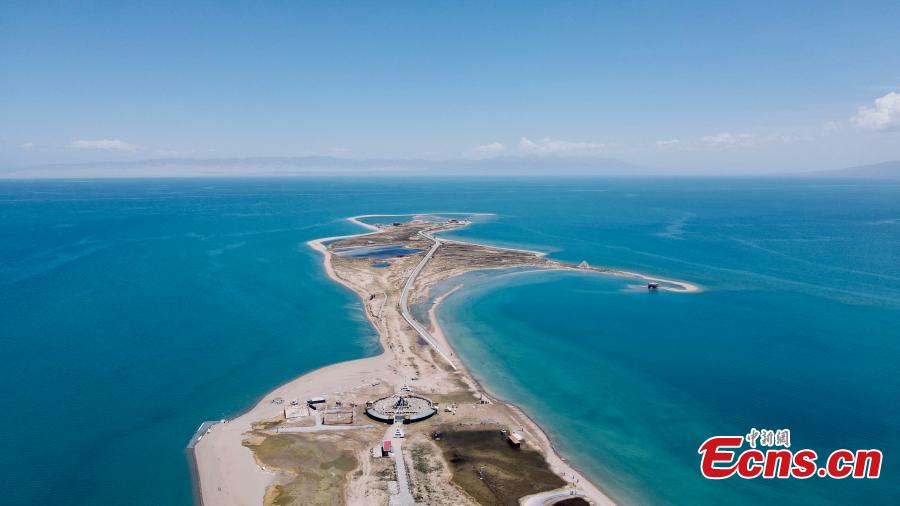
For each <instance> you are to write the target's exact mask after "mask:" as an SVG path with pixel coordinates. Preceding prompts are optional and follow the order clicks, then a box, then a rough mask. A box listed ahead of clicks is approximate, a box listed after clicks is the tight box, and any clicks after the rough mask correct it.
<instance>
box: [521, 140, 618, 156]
mask: <svg viewBox="0 0 900 506" xmlns="http://www.w3.org/2000/svg"><path fill="white" fill-rule="evenodd" d="M603 148H604V145H603V144H598V143H596V142H578V141H561V140H554V139H549V138H544V139H540V140H538V141H532V140H530V139H528V138H526V137H522V138H521V139H520V140H519V146H518V149H519V151H520V152H521V153H522V154H524V155H537V156H544V155H558V156H565V155H590V154H598V153H600V152H601V151H602V150H603Z"/></svg>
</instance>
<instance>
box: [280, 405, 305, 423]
mask: <svg viewBox="0 0 900 506" xmlns="http://www.w3.org/2000/svg"><path fill="white" fill-rule="evenodd" d="M307 416H309V408H308V407H306V406H300V405H290V406H285V407H284V419H285V420H288V421H291V420H296V419H298V418H305V417H307Z"/></svg>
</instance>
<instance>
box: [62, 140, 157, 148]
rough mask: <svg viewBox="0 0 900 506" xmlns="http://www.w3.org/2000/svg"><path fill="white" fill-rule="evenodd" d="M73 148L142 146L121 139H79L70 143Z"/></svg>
mask: <svg viewBox="0 0 900 506" xmlns="http://www.w3.org/2000/svg"><path fill="white" fill-rule="evenodd" d="M69 147H70V148H72V149H94V150H100V151H138V150H140V149H143V148H141V146H138V145H135V144H129V143H127V142H125V141H122V140H119V139H97V140H89V141H88V140H77V141H72V142H71V143H69Z"/></svg>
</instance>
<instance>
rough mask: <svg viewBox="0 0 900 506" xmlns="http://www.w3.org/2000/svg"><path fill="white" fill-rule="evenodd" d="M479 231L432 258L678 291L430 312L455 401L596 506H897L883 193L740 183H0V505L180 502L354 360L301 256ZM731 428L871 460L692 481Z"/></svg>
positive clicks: (525, 284) (353, 314) (528, 290)
mask: <svg viewBox="0 0 900 506" xmlns="http://www.w3.org/2000/svg"><path fill="white" fill-rule="evenodd" d="M453 211H467V212H491V213H496V215H495V216H492V217H480V218H478V223H477V224H476V225H474V226H473V227H471V228H470V229H468V230H464V231H461V232H458V233H456V234H454V235H455V236H456V237H461V238H467V239H470V240H478V241H485V242H490V243H493V244H500V245H514V246H519V247H529V248H533V249H539V250H543V251H547V252H549V254H550V257H551V258H554V259H559V260H565V261H572V262H580V261H582V260H586V261H587V262H589V263H590V264H592V265H608V266H612V267H617V268H622V269H629V270H635V271H640V272H644V273H648V274H654V275H659V276H663V277H671V278H677V279H684V280H687V281H691V282H694V283H696V284H699V285H702V286H703V287H704V289H705V290H704V291H703V292H701V293H697V294H673V293H665V292H660V293H648V292H647V291H646V290H644V289H634V288H633V287H631V286H629V285H631V284H632V283H631V282H630V281H628V280H623V279H621V278H611V277H604V276H600V275H585V274H578V273H559V272H557V273H502V274H500V275H492V276H483V275H482V276H470V277H467V278H466V279H465V280H464V281H465V287H464V288H463V289H461V290H458V291H456V292H455V293H454V294H453V295H451V296H450V297H449V298H448V299H447V300H446V301H445V302H444V305H443V306H442V308H441V310H440V311H439V317H440V319H441V321H442V323H443V325H444V326H445V327H446V329H447V330H448V331H449V333H450V339H451V342H452V343H453V345H454V346H455V347H456V349H457V352H458V353H459V354H460V355H461V356H463V357H464V358H465V359H466V361H467V363H469V364H470V365H471V367H472V369H473V370H474V372H475V373H476V375H477V376H478V378H479V379H480V380H481V381H484V382H485V383H486V385H487V386H488V387H489V388H490V389H491V390H492V391H494V392H496V393H497V394H499V395H501V396H502V397H504V398H508V399H510V400H513V401H516V402H518V403H521V404H522V405H523V406H524V407H525V408H526V409H527V410H528V411H529V412H530V413H531V414H532V415H533V416H534V418H536V419H537V420H538V421H539V422H541V423H542V425H544V426H545V427H546V428H547V430H548V432H550V434H551V435H552V436H553V439H554V441H555V442H556V443H557V445H558V446H559V447H560V449H561V450H563V452H564V453H565V454H566V455H568V456H569V457H570V458H571V459H572V461H573V462H574V463H575V464H576V465H577V466H578V467H580V468H581V469H583V470H584V471H585V472H587V473H588V474H589V475H590V476H592V477H593V478H594V479H595V480H596V481H597V482H598V483H600V484H601V485H602V486H603V487H604V488H606V489H607V490H608V491H609V492H610V494H611V495H612V496H613V497H615V498H616V499H618V500H620V501H622V502H625V503H640V504H646V503H652V504H666V503H668V504H701V505H702V504H723V503H724V504H747V505H750V504H761V503H791V504H808V505H814V504H816V505H817V504H847V503H854V504H896V503H898V502H900V480H898V472H900V466H898V464H897V462H898V456H900V442H898V434H900V408H898V406H900V394H898V392H900V380H898V363H900V185H898V184H897V183H884V182H865V181H816V180H767V179H671V180H666V179H660V180H650V179H578V180H554V179H530V180H516V181H501V180H461V179H457V180H452V179H451V180H426V179H422V180H412V181H402V180H391V179H388V180H378V179H371V180H343V179H340V180H338V179H334V180H330V179H308V180H302V179H282V180H253V179H232V180H149V181H88V182H80V181H47V182H32V181H26V182H2V183H0V234H2V237H3V240H2V241H0V360H2V363H3V364H4V366H3V367H2V368H0V389H2V390H0V395H2V398H3V402H4V409H3V410H2V411H0V424H2V426H3V427H4V428H5V429H4V435H5V437H4V438H2V440H0V451H2V455H3V460H2V463H0V466H2V467H0V476H2V477H3V478H2V479H3V485H4V486H3V490H4V494H3V496H2V497H0V503H3V504H147V505H156V504H190V503H191V501H192V496H191V485H190V475H189V472H188V466H187V461H186V458H185V453H184V445H185V443H186V442H187V440H188V438H189V437H190V436H191V434H192V433H193V431H194V429H195V428H196V426H197V425H198V424H199V423H200V422H201V421H203V420H207V419H217V418H222V417H226V416H233V415H235V414H237V413H239V412H241V411H242V410H243V409H246V408H247V407H249V406H250V405H251V404H252V403H253V402H254V401H255V400H256V399H257V398H259V397H260V396H261V395H263V394H264V393H265V392H266V391H267V390H269V389H271V388H274V387H275V386H277V385H279V384H281V383H283V382H285V381H287V380H289V379H291V378H293V377H295V376H297V375H299V374H302V373H304V372H306V371H309V370H312V369H315V368H317V367H320V366H323V365H326V364H329V363H333V362H336V361H341V360H347V359H352V358H358V357H363V356H367V355H371V354H374V353H377V352H378V345H377V341H376V337H375V334H374V332H373V330H372V329H371V328H370V327H369V325H368V324H367V322H366V321H365V320H364V318H363V317H362V312H361V308H360V304H359V302H358V301H357V299H356V298H355V296H354V295H353V294H352V293H350V292H349V291H347V290H345V289H343V288H342V287H340V286H338V285H336V284H334V283H332V282H331V281H330V280H329V279H328V278H327V277H326V276H325V274H324V272H323V270H322V266H321V257H319V256H318V254H316V253H315V252H313V251H312V250H310V249H309V248H308V247H306V245H305V241H307V240H309V239H312V238H317V237H323V236H332V235H339V234H347V233H354V232H357V231H361V230H360V229H359V228H358V227H356V226H354V225H353V224H350V223H348V222H346V221H344V220H343V218H344V217H346V216H352V215H357V214H366V213H385V214H389V213H415V212H453ZM751 427H757V428H763V427H765V428H773V429H775V428H789V429H791V431H792V445H793V447H794V448H797V449H799V448H806V447H810V448H813V449H816V450H818V451H819V452H820V453H827V452H828V451H830V450H833V449H837V448H844V447H847V448H854V449H855V448H880V449H882V450H883V451H884V452H885V464H884V470H883V477H882V478H881V479H880V480H875V481H873V480H842V481H834V480H824V479H819V478H811V479H809V480H806V481H796V480H789V481H781V482H769V481H763V480H754V481H739V480H738V479H732V480H726V481H720V482H709V481H706V480H703V479H702V478H700V475H699V471H698V464H699V455H698V454H697V447H698V446H699V445H700V443H702V441H703V440H704V439H706V438H707V437H709V436H712V435H718V434H743V433H745V432H746V431H747V430H749V429H750V428H751Z"/></svg>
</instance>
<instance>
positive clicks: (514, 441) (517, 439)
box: [506, 431, 525, 448]
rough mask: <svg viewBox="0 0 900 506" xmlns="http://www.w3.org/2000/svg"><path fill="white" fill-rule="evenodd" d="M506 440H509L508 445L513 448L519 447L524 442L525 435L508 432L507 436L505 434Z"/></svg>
mask: <svg viewBox="0 0 900 506" xmlns="http://www.w3.org/2000/svg"><path fill="white" fill-rule="evenodd" d="M506 440H507V441H508V442H509V445H510V446H512V447H513V448H521V446H522V443H524V442H525V436H523V435H522V434H521V433H519V432H515V431H514V432H510V433H509V435H508V436H506Z"/></svg>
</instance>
